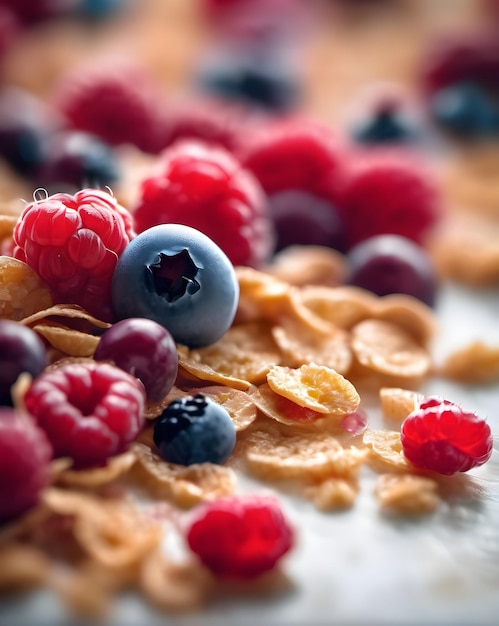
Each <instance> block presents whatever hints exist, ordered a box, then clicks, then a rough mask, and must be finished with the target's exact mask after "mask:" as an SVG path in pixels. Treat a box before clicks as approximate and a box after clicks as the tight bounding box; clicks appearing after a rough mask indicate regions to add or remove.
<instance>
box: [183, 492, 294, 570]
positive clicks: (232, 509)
mask: <svg viewBox="0 0 499 626" xmlns="http://www.w3.org/2000/svg"><path fill="white" fill-rule="evenodd" d="M194 515H195V518H194V521H193V522H191V524H190V526H189V528H188V531H187V542H188V544H189V547H190V548H191V550H192V551H193V552H194V553H195V554H197V556H198V557H199V558H200V559H201V561H202V563H203V564H204V565H205V566H206V567H207V568H208V569H209V570H211V572H213V574H215V575H216V576H220V577H223V578H239V579H245V578H246V579H248V578H255V577H257V576H260V575H261V574H264V573H265V572H268V571H270V570H272V569H273V568H274V567H275V566H276V564H277V562H278V561H279V559H280V558H281V557H282V556H284V555H285V554H286V553H287V552H288V551H289V550H290V549H291V547H292V546H293V540H294V533H293V530H292V528H291V526H290V525H289V523H288V521H287V520H286V518H285V516H284V514H283V512H282V510H281V507H280V506H279V503H278V501H277V500H276V499H275V498H273V497H271V496H256V495H249V496H233V497H229V498H222V499H219V500H215V501H214V502H208V503H206V504H202V505H201V506H199V507H198V508H197V510H196V512H195V514H194Z"/></svg>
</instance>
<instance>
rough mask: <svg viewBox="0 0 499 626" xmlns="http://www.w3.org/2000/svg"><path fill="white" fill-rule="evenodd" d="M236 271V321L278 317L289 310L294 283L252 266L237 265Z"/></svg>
mask: <svg viewBox="0 0 499 626" xmlns="http://www.w3.org/2000/svg"><path fill="white" fill-rule="evenodd" d="M235 271H236V276H237V279H238V282H239V304H238V310H237V313H236V323H239V322H244V321H254V320H259V319H267V320H272V319H278V318H279V317H280V316H281V315H282V314H286V313H287V312H289V310H290V308H291V297H292V293H293V287H292V285H290V284H289V283H288V282H286V281H283V280H279V279H278V278H276V277H274V276H271V275H270V274H268V273H265V272H262V271H260V270H256V269H253V268H251V267H236V268H235Z"/></svg>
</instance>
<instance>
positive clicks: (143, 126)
mask: <svg viewBox="0 0 499 626" xmlns="http://www.w3.org/2000/svg"><path fill="white" fill-rule="evenodd" d="M52 100H53V104H54V107H55V109H56V110H57V111H59V112H60V113H61V114H62V116H63V117H64V118H65V119H66V120H67V122H68V125H69V126H70V127H72V128H75V129H78V130H83V131H86V132H88V133H92V134H94V135H97V136H98V137H100V138H101V139H103V140H104V141H105V142H106V143H108V144H110V145H112V146H117V145H124V144H131V145H134V146H137V147H138V148H139V149H140V150H142V151H144V152H148V153H152V154H157V153H158V152H159V151H160V150H162V149H163V148H164V147H165V145H166V144H167V141H168V133H169V130H168V128H167V127H166V126H165V125H164V118H163V116H162V114H161V111H162V108H163V102H164V96H163V93H162V91H161V89H160V88H159V86H158V85H157V84H156V83H155V81H154V80H153V79H152V78H151V77H150V76H149V75H148V74H147V73H145V72H144V71H143V69H142V68H141V67H140V66H135V65H133V64H130V63H127V62H122V61H115V60H109V61H103V62H101V63H99V64H90V65H86V64H85V65H83V66H80V67H75V68H73V69H72V70H70V71H69V72H68V73H67V74H65V75H63V76H62V77H61V79H60V81H59V83H58V84H57V85H56V87H55V90H54V94H53V97H52Z"/></svg>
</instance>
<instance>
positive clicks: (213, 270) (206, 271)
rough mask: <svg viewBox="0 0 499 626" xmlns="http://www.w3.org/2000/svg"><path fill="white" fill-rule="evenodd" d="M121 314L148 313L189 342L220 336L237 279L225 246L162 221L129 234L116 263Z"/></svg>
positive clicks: (116, 304) (231, 311)
mask: <svg viewBox="0 0 499 626" xmlns="http://www.w3.org/2000/svg"><path fill="white" fill-rule="evenodd" d="M112 300H113V308H114V311H115V314H116V316H117V317H118V318H119V319H125V318H128V317H146V318H149V319H152V320H154V321H156V322H158V323H159V324H161V325H163V326H164V327H165V328H167V329H168V330H169V331H170V333H171V334H172V335H173V338H174V340H175V342H176V343H181V344H185V345H187V346H190V347H201V346H207V345H209V344H211V343H215V342H216V341H218V340H219V339H220V338H221V337H222V336H223V335H224V334H225V332H226V331H227V330H228V329H229V327H230V326H231V324H232V321H233V319H234V316H235V313H236V309H237V305H238V300H239V283H238V281H237V278H236V274H235V271H234V267H233V265H232V264H231V262H230V261H229V259H228V257H227V256H226V255H225V254H224V252H223V251H222V250H221V249H220V248H219V247H218V246H217V245H216V244H215V243H214V242H213V241H212V240H211V239H210V238H209V237H207V236H206V235H204V234H203V233H201V232H200V231H198V230H195V229H194V228H191V227H189V226H183V225H179V224H161V225H159V226H154V227H153V228H149V229H148V230H146V231H144V232H143V233H140V234H139V235H137V237H135V239H133V240H132V241H131V242H130V243H129V244H128V246H127V247H126V249H125V250H124V252H123V254H122V255H121V257H120V259H119V260H118V263H117V265H116V270H115V272H114V276H113V281H112Z"/></svg>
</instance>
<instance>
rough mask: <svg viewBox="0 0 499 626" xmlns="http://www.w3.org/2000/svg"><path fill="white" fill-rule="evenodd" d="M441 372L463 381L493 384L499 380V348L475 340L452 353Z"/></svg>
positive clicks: (452, 378) (443, 374)
mask: <svg viewBox="0 0 499 626" xmlns="http://www.w3.org/2000/svg"><path fill="white" fill-rule="evenodd" d="M440 374H441V375H442V376H445V377H447V378H450V379H451V380H456V381H458V382H461V383H474V384H491V383H496V382H497V381H498V380H499V348H493V347H491V346H488V345H486V344H484V343H483V342H481V341H475V342H473V343H471V344H469V345H467V346H465V347H463V348H461V349H459V350H456V351H455V352H453V353H452V354H450V355H449V356H448V357H447V358H446V359H445V362H444V363H443V365H442V367H441V368H440Z"/></svg>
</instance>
